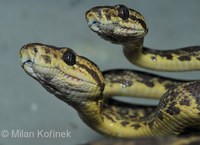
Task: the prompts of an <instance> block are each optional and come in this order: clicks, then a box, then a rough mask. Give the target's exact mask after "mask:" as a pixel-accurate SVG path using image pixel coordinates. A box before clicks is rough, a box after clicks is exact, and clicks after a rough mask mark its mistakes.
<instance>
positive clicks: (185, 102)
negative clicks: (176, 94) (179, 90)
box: [179, 99, 190, 106]
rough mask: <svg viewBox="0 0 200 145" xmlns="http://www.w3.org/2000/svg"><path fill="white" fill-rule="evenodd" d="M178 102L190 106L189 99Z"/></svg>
mask: <svg viewBox="0 0 200 145" xmlns="http://www.w3.org/2000/svg"><path fill="white" fill-rule="evenodd" d="M179 103H180V105H186V106H190V100H189V99H182V100H181V101H180V102H179Z"/></svg>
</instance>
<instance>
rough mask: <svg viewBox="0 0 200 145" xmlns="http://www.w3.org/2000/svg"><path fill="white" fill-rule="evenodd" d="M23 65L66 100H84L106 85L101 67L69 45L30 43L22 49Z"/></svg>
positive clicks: (46, 87) (47, 87) (38, 79)
mask: <svg viewBox="0 0 200 145" xmlns="http://www.w3.org/2000/svg"><path fill="white" fill-rule="evenodd" d="M20 58H21V64H22V68H23V69H24V70H25V72H26V73H27V74H28V75H30V76H31V77H33V78H34V79H35V80H37V81H38V82H39V83H40V84H42V86H43V87H44V88H45V89H47V90H48V91H49V92H50V93H53V94H54V95H55V96H57V97H59V98H60V99H61V100H63V101H65V102H73V101H74V102H83V101H84V100H85V99H88V98H89V97H91V98H92V97H94V96H99V94H100V93H101V92H102V90H103V88H104V83H103V81H104V80H103V77H102V74H101V72H100V71H99V68H98V67H97V66H96V65H95V64H94V63H93V62H92V61H90V60H88V59H86V58H84V57H82V56H79V55H77V54H76V53H75V52H74V51H73V50H72V49H70V48H58V47H55V46H50V45H45V44H39V43H30V44H27V45H25V46H23V47H22V48H21V50H20Z"/></svg>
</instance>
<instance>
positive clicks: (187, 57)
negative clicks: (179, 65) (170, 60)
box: [178, 55, 191, 61]
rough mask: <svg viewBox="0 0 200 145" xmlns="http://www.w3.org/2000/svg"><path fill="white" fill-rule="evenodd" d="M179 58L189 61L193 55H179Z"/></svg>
mask: <svg viewBox="0 0 200 145" xmlns="http://www.w3.org/2000/svg"><path fill="white" fill-rule="evenodd" d="M178 59H179V60H180V61H189V60H191V57H190V56H184V55H183V56H179V57H178Z"/></svg>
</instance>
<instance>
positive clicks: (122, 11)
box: [85, 5, 148, 44]
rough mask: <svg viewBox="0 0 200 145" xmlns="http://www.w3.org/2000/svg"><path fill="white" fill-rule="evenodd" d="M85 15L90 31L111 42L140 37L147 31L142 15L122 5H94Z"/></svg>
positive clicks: (121, 41)
mask: <svg viewBox="0 0 200 145" xmlns="http://www.w3.org/2000/svg"><path fill="white" fill-rule="evenodd" d="M85 17H86V20H87V23H88V26H89V28H90V29H91V30H92V31H94V32H96V33H97V34H98V35H100V36H101V37H102V38H104V39H105V40H109V41H111V42H112V43H117V44H119V43H123V42H126V41H128V40H129V39H133V37H134V38H141V37H144V36H145V35H146V33H147V32H148V29H147V26H146V23H145V20H144V17H143V16H142V15H141V14H140V13H139V12H137V11H135V10H133V9H129V8H127V7H126V6H124V5H115V6H98V7H94V8H92V9H90V10H88V11H87V12H86V14H85Z"/></svg>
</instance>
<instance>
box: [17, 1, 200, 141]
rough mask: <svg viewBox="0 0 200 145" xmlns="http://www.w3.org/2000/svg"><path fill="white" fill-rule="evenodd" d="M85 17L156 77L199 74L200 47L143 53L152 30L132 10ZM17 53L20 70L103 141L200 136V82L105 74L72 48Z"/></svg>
mask: <svg viewBox="0 0 200 145" xmlns="http://www.w3.org/2000/svg"><path fill="white" fill-rule="evenodd" d="M85 16H86V20H87V23H88V26H89V28H90V29H91V30H92V31H94V32H96V33H97V34H98V35H99V36H101V37H102V38H103V39H105V40H108V41H110V42H112V43H115V44H121V45H123V52H124V54H125V56H126V57H127V59H128V60H129V61H130V62H132V63H133V64H135V65H138V66H141V67H144V68H148V69H152V70H157V71H192V70H199V67H200V56H199V53H200V47H199V46H191V47H185V48H180V49H174V50H162V51H161V50H154V49H150V48H146V47H143V39H144V36H145V35H146V34H147V32H148V28H147V26H146V23H145V20H144V18H143V16H142V15H141V14H140V13H139V12H137V11H135V10H133V9H130V8H127V7H126V6H124V5H115V6H98V7H94V8H91V9H90V10H88V11H87V12H86V14H85ZM19 53H20V59H21V66H22V68H23V69H24V70H25V72H26V73H27V74H28V75H29V76H31V77H32V78H34V79H35V80H36V81H37V82H39V83H40V84H41V85H42V86H43V87H44V88H45V89H46V90H47V91H48V92H50V93H51V94H53V95H55V96H56V97H57V98H58V99H60V100H62V101H64V102H65V103H67V104H68V105H70V106H72V107H73V108H74V109H75V110H76V111H77V112H78V115H79V116H80V118H81V119H82V120H83V122H85V123H86V124H87V125H88V126H89V127H91V128H92V129H94V130H95V131H97V132H99V133H101V134H103V135H105V136H111V137H118V138H136V137H156V136H169V135H182V134H190V133H192V134H198V133H199V130H200V81H189V80H176V79H169V78H166V77H162V76H158V75H154V74H150V73H146V72H139V71H134V70H130V69H113V70H107V71H103V72H101V70H100V69H99V67H98V66H97V65H96V64H95V63H94V62H93V61H91V60H89V59H88V58H86V57H84V56H81V55H79V54H77V53H76V52H75V51H74V50H73V49H71V48H68V47H57V46H52V45H47V44H42V43H29V44H26V45H24V46H22V48H21V49H20V52H19ZM113 96H130V97H142V98H150V99H152V98H153V99H159V104H158V105H157V106H153V105H152V106H151V105H149V106H147V105H142V104H130V103H127V102H121V101H118V100H116V99H115V98H113ZM192 137H193V136H192ZM195 141H196V140H195Z"/></svg>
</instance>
